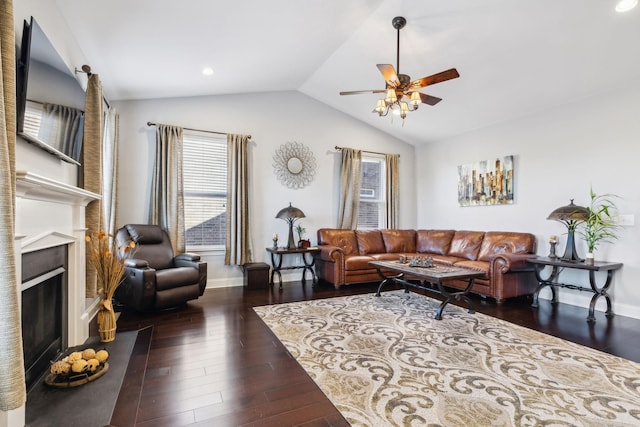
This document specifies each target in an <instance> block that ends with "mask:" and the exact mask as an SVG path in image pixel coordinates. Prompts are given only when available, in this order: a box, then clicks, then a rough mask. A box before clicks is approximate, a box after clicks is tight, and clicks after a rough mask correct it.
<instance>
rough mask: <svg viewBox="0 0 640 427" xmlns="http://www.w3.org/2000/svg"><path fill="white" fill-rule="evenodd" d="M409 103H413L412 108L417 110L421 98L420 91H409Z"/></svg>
mask: <svg viewBox="0 0 640 427" xmlns="http://www.w3.org/2000/svg"><path fill="white" fill-rule="evenodd" d="M410 99H411V105H413V109H414V110H417V109H418V105H419V104H420V103H421V102H422V99H420V93H419V92H411V98H410Z"/></svg>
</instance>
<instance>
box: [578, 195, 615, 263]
mask: <svg viewBox="0 0 640 427" xmlns="http://www.w3.org/2000/svg"><path fill="white" fill-rule="evenodd" d="M589 197H590V199H591V200H590V204H589V206H588V207H587V210H588V212H589V215H588V217H587V219H586V220H585V221H584V222H583V223H582V227H581V228H580V229H579V230H578V233H580V235H581V236H582V238H583V239H584V241H585V242H586V244H587V256H586V262H587V263H591V264H592V263H593V259H594V258H593V253H594V251H595V250H596V249H597V247H598V245H599V244H600V243H604V242H609V243H611V242H612V241H613V240H615V239H617V238H618V230H619V228H620V225H619V224H618V223H617V221H616V219H617V207H616V204H615V202H614V201H613V199H614V198H616V197H618V196H616V195H615V194H600V195H598V194H596V193H594V191H593V188H590V189H589Z"/></svg>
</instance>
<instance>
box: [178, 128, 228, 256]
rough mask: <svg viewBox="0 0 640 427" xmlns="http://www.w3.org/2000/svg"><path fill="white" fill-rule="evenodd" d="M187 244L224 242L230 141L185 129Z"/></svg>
mask: <svg viewBox="0 0 640 427" xmlns="http://www.w3.org/2000/svg"><path fill="white" fill-rule="evenodd" d="M182 167H183V171H182V174H183V185H184V216H185V231H186V232H185V244H186V246H187V248H188V249H190V250H205V249H216V248H219V247H220V246H223V245H224V243H225V238H226V227H227V218H226V217H227V214H226V210H227V141H226V138H224V137H221V136H219V135H213V134H205V133H201V132H192V131H185V132H184V136H183V164H182Z"/></svg>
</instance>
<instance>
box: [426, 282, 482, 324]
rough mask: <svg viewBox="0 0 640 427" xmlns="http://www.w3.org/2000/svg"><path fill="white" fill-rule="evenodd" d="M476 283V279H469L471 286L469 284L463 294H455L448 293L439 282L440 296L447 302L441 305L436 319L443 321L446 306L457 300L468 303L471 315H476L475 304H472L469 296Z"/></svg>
mask: <svg viewBox="0 0 640 427" xmlns="http://www.w3.org/2000/svg"><path fill="white" fill-rule="evenodd" d="M474 282H475V279H474V278H473V277H472V278H471V279H469V284H467V287H466V288H464V290H463V291H462V292H455V293H453V294H451V293H449V292H447V291H446V289H445V288H444V286H443V284H442V283H440V282H438V292H439V293H440V295H442V296H443V297H444V298H445V300H444V301H442V303H440V307H438V310H437V311H436V316H435V319H436V320H442V311H443V310H444V308H445V307H446V305H447V304H449V302H451V301H453V300H456V301H460V300H462V301H464V302H466V303H467V307H468V308H469V310H468V313H469V314H473V313H475V310H474V309H473V303H472V302H471V299H469V297H468V296H467V294H468V293H469V291H470V290H471V288H473V283H474Z"/></svg>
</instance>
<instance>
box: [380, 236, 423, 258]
mask: <svg viewBox="0 0 640 427" xmlns="http://www.w3.org/2000/svg"><path fill="white" fill-rule="evenodd" d="M380 233H381V234H382V240H383V242H384V247H385V251H386V252H387V253H390V254H396V253H415V252H416V232H415V230H380Z"/></svg>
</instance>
